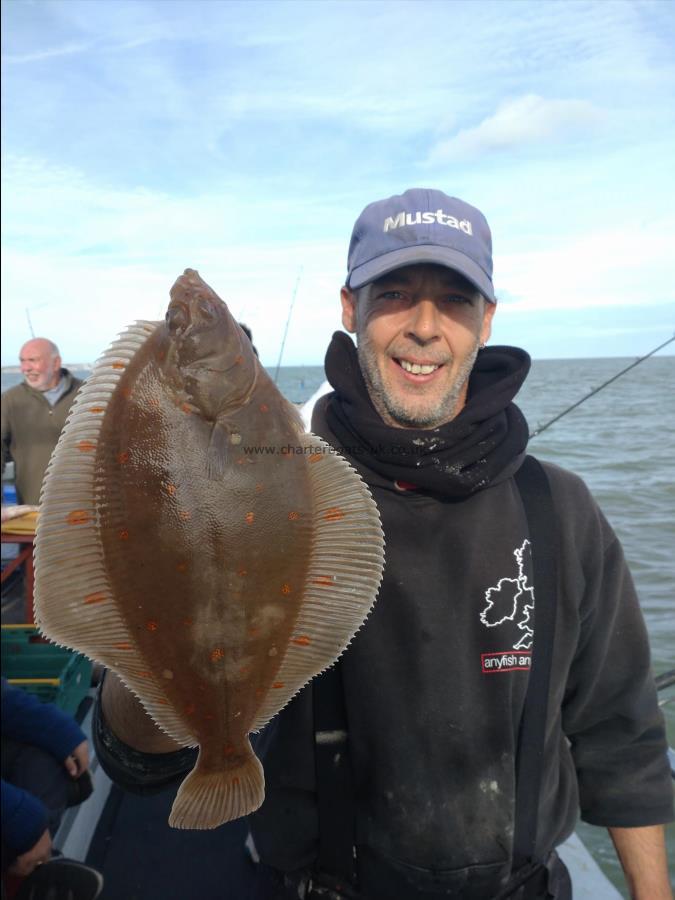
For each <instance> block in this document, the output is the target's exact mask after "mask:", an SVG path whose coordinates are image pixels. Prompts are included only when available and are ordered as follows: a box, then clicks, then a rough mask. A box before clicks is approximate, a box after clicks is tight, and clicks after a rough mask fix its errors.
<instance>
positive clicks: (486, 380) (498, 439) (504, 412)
mask: <svg viewBox="0 0 675 900" xmlns="http://www.w3.org/2000/svg"><path fill="white" fill-rule="evenodd" d="M325 368H326V376H327V378H328V380H329V381H330V383H331V385H332V386H333V388H334V389H335V391H334V393H332V394H327V395H326V396H325V397H322V398H321V399H320V400H319V402H318V403H317V407H316V409H315V413H314V419H313V422H312V425H313V430H314V431H316V432H317V433H318V434H320V435H321V436H323V437H326V438H327V439H328V440H329V441H330V442H331V443H333V445H334V446H336V449H337V450H339V451H340V452H341V453H343V454H344V455H345V456H347V457H349V458H350V459H351V460H352V461H353V462H354V463H355V465H356V467H357V468H358V469H359V471H360V472H361V474H362V475H363V476H364V477H365V478H366V480H367V481H372V476H371V477H370V478H369V477H368V472H367V471H364V470H370V472H371V473H376V474H377V475H379V476H380V477H381V478H382V479H384V480H385V481H386V482H387V483H388V484H389V485H391V486H394V485H396V486H397V487H398V488H399V489H400V488H401V486H402V485H403V486H405V487H409V488H410V487H415V488H421V489H424V490H428V491H431V492H433V493H437V494H441V495H443V496H446V497H456V498H461V497H466V496H468V495H469V494H472V493H474V492H475V491H478V490H482V489H483V488H485V487H488V485H490V484H496V483H498V482H499V481H503V480H504V479H505V478H508V477H510V476H511V475H512V474H513V473H514V472H515V471H517V469H518V468H519V467H520V465H521V463H522V461H523V458H524V456H525V451H526V448H527V440H528V436H529V429H528V427H527V422H526V421H525V417H524V416H523V414H522V413H521V411H520V410H519V409H518V407H517V406H516V405H515V404H514V403H513V402H512V401H513V398H514V397H515V395H516V394H517V392H518V390H519V389H520V387H521V385H522V384H523V382H524V381H525V378H526V377H527V374H528V372H529V370H530V357H529V356H528V354H527V353H526V352H525V351H524V350H520V349H518V348H517V347H489V348H486V349H484V350H480V351H479V352H478V356H477V358H476V362H475V365H474V368H473V371H472V373H471V376H470V378H469V391H468V397H467V402H466V405H465V407H464V409H463V410H462V411H461V412H460V414H459V415H458V416H457V417H456V418H454V419H453V420H452V421H451V422H448V423H446V424H445V425H441V426H439V427H438V428H430V429H409V428H392V427H391V426H389V425H386V424H385V423H384V422H383V421H382V419H381V417H380V416H379V414H378V413H377V411H376V410H375V407H374V406H373V404H372V402H371V400H370V396H369V394H368V389H367V387H366V384H365V381H364V379H363V375H362V373H361V367H360V365H359V361H358V355H357V351H356V347H355V346H354V343H353V341H352V340H351V338H350V337H349V336H348V335H346V334H344V333H343V332H339V331H338V332H336V333H335V334H334V335H333V339H332V341H331V343H330V346H329V348H328V352H327V354H326V362H325Z"/></svg>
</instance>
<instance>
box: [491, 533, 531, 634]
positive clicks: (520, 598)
mask: <svg viewBox="0 0 675 900" xmlns="http://www.w3.org/2000/svg"><path fill="white" fill-rule="evenodd" d="M530 552H531V551H530V542H529V541H528V540H524V541H523V543H522V545H521V546H520V547H517V548H516V549H515V550H514V551H513V555H514V557H515V560H516V565H517V566H518V575H517V577H516V578H500V580H499V581H498V582H497V585H496V586H495V587H490V588H488V589H487V591H486V592H485V601H486V605H485V607H484V608H483V610H482V611H481V614H480V620H481V622H482V623H483V625H485V626H486V627H487V628H496V627H497V626H498V625H502V624H503V623H504V622H515V624H516V626H517V628H518V630H519V631H521V632H522V636H521V637H520V638H519V639H518V640H517V641H516V642H515V643H514V644H513V649H514V650H529V649H530V648H531V647H532V638H533V637H534V629H533V627H532V626H533V625H534V622H533V620H532V614H533V612H534V588H533V587H531V586H530V585H529V584H528V580H527V574H526V572H525V555H526V554H527V553H530Z"/></svg>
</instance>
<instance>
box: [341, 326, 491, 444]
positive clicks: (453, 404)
mask: <svg viewBox="0 0 675 900" xmlns="http://www.w3.org/2000/svg"><path fill="white" fill-rule="evenodd" d="M479 348H480V339H479V338H477V339H476V343H475V345H474V347H473V349H472V350H471V352H470V353H469V355H468V356H467V357H466V359H465V360H464V362H463V363H462V365H461V367H460V368H459V370H458V372H457V376H456V378H455V380H454V381H453V382H452V384H450V385H449V387H448V389H447V390H446V392H445V394H443V396H441V397H439V398H438V399H437V400H436V401H435V402H434V403H433V404H432V405H430V406H428V407H425V406H424V405H421V404H420V403H419V400H424V399H425V398H424V394H423V393H421V394H420V395H419V399H417V398H414V397H411V399H410V401H408V402H406V401H405V400H404V399H403V398H398V397H394V396H393V394H392V392H390V391H389V390H388V388H387V386H386V384H385V382H384V379H383V378H382V374H381V372H380V368H379V366H378V364H377V355H376V353H375V351H374V349H373V347H372V345H371V343H370V341H369V339H368V337H367V336H366V335H365V334H357V353H358V358H359V365H360V366H361V372H362V373H363V377H364V380H365V382H366V387H367V389H368V394H369V396H370V399H371V401H372V404H373V406H374V407H375V409H376V410H377V412H378V413H379V414H380V417H381V418H382V420H383V421H384V422H385V423H386V424H387V425H393V426H394V427H399V428H438V427H439V426H440V425H444V424H446V423H447V422H450V421H451V420H452V419H454V418H455V415H456V412H455V411H456V409H457V404H458V403H459V400H460V397H461V395H462V391H463V389H464V385H465V384H466V382H467V380H468V378H469V375H470V374H471V370H472V369H473V366H474V363H475V361H476V356H477V355H478V350H479ZM451 362H452V360H450V361H449V362H448V363H447V364H450V363H451Z"/></svg>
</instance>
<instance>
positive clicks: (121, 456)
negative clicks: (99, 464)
mask: <svg viewBox="0 0 675 900" xmlns="http://www.w3.org/2000/svg"><path fill="white" fill-rule="evenodd" d="M117 462H118V463H119V464H120V465H121V466H123V465H124V464H125V463H128V462H129V454H128V453H127V451H126V450H123V451H122V452H121V453H118V454H117Z"/></svg>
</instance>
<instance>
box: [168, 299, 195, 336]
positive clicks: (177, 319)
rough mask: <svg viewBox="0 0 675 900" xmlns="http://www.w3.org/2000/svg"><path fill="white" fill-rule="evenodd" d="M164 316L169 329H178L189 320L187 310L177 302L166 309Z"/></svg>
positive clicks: (183, 326)
mask: <svg viewBox="0 0 675 900" xmlns="http://www.w3.org/2000/svg"><path fill="white" fill-rule="evenodd" d="M165 318H166V324H167V325H168V326H169V331H179V330H180V329H183V328H186V327H187V325H188V322H189V316H188V314H187V312H186V311H185V310H184V309H183V307H182V306H180V305H179V304H176V305H173V304H172V305H171V306H170V307H169V308H168V310H167V311H166V316H165Z"/></svg>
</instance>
